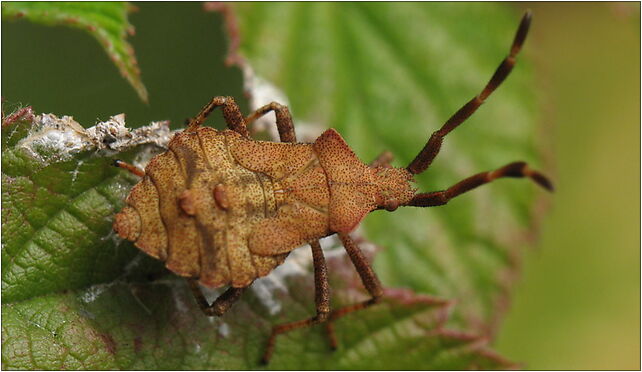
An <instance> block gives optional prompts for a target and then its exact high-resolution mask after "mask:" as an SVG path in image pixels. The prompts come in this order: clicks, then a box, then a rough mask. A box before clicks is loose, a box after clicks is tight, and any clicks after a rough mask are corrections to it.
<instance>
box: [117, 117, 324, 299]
mask: <svg viewBox="0 0 642 372" xmlns="http://www.w3.org/2000/svg"><path fill="white" fill-rule="evenodd" d="M319 191H320V192H319ZM319 196H320V197H319ZM328 200H329V196H328V192H327V181H326V179H325V173H324V172H323V169H322V168H321V167H320V165H319V164H318V160H317V157H316V155H315V154H314V152H313V151H312V146H311V145H308V144H284V143H271V142H259V141H252V140H249V139H246V138H243V137H242V136H240V135H239V134H238V133H236V132H233V131H229V130H225V131H216V130H215V129H212V128H199V129H198V130H196V131H193V132H188V131H185V132H181V133H178V134H177V135H176V136H175V137H174V138H173V139H172V141H171V142H170V143H169V149H168V151H166V152H165V153H163V154H160V155H158V156H156V157H154V158H153V159H152V160H151V161H150V163H149V164H148V165H147V167H146V168H145V176H144V177H143V179H142V180H141V181H140V182H139V183H138V184H137V185H135V186H134V188H133V189H132V191H131V193H130V195H129V196H128V198H127V207H125V208H124V209H123V210H122V211H121V212H120V213H118V214H117V215H116V218H115V221H114V229H115V230H116V231H117V232H118V234H119V235H120V236H121V237H123V238H125V239H128V240H131V241H133V242H134V244H135V245H136V246H137V247H138V248H140V249H141V250H143V251H144V252H146V253H147V254H149V255H151V256H153V257H155V258H158V259H160V260H163V261H165V262H166V266H167V268H168V269H170V270H171V271H173V272H175V273H176V274H178V275H181V276H184V277H190V278H198V280H199V282H200V283H201V284H203V285H205V286H207V287H212V288H216V287H220V286H224V285H228V284H229V285H232V286H234V287H245V286H247V285H249V284H250V283H251V282H252V281H253V280H254V279H256V278H257V277H261V276H264V275H267V274H268V273H269V272H270V271H272V270H273V269H274V267H276V266H278V265H280V264H281V263H282V262H283V260H284V259H285V257H286V256H287V252H289V251H291V250H292V249H294V248H296V247H297V246H298V245H301V244H303V243H304V242H306V241H307V240H309V238H312V237H320V236H324V235H327V233H328V231H327V230H328V229H327V225H328V224H327V204H328ZM306 216H307V217H308V218H304V219H301V217H306ZM310 219H313V220H314V221H316V222H317V223H316V224H310V222H309V220H310ZM302 221H305V223H306V226H299V225H302V223H301V222H302ZM311 230H314V231H311ZM301 231H302V232H303V233H301ZM306 232H307V233H306ZM263 242H267V243H268V245H274V244H277V245H278V244H280V245H284V244H285V245H288V246H290V245H291V244H295V245H294V246H293V247H290V248H289V249H285V250H284V252H283V253H279V254H274V253H272V251H270V250H267V251H264V252H262V251H261V247H262V246H264V245H265V244H264V243H263ZM251 245H260V246H261V247H258V248H254V249H253V247H252V246H251Z"/></svg>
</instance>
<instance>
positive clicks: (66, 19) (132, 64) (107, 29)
mask: <svg viewBox="0 0 642 372" xmlns="http://www.w3.org/2000/svg"><path fill="white" fill-rule="evenodd" d="M129 9H130V8H129V5H128V4H127V3H126V2H64V1H63V2H20V1H13V2H3V3H2V18H3V19H9V20H14V19H21V18H24V19H28V20H29V21H31V22H34V23H40V24H44V25H50V26H54V25H63V26H69V27H75V28H79V29H81V30H85V31H87V32H89V34H90V35H92V36H93V37H95V38H96V39H97V40H98V42H99V43H100V45H102V46H103V48H104V49H105V51H106V52H107V54H108V55H109V57H110V58H111V60H112V61H113V62H114V64H115V65H116V67H118V70H119V71H120V73H121V75H122V76H123V77H125V79H127V81H129V83H130V84H131V85H132V87H134V89H135V90H136V93H138V96H139V97H140V99H141V100H143V101H144V102H147V99H148V97H147V89H146V88H145V85H144V84H143V82H142V81H141V79H140V69H139V68H138V62H137V61H136V56H135V54H134V48H133V47H132V46H131V45H130V44H129V43H128V42H127V40H126V39H127V35H133V34H134V27H133V26H132V25H131V24H129V21H128V20H127V12H128V10H129Z"/></svg>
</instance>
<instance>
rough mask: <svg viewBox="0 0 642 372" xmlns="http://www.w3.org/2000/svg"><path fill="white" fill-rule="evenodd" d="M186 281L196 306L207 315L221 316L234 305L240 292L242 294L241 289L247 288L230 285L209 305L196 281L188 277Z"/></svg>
mask: <svg viewBox="0 0 642 372" xmlns="http://www.w3.org/2000/svg"><path fill="white" fill-rule="evenodd" d="M187 282H188V283H189V286H190V288H191V289H192V293H193V294H194V299H196V303H198V307H200V308H201V310H202V311H203V313H205V315H207V316H221V315H223V314H225V312H226V311H227V310H229V309H230V307H232V305H234V303H235V302H236V301H237V300H238V299H239V298H240V297H241V294H243V291H245V289H246V288H247V287H245V288H234V287H230V288H228V289H227V290H226V291H225V292H223V294H222V295H220V296H219V297H218V298H217V299H216V300H214V302H212V304H211V305H210V304H208V303H207V299H206V298H205V296H204V295H203V292H202V291H201V288H200V287H199V285H198V282H197V281H196V280H194V279H188V280H187Z"/></svg>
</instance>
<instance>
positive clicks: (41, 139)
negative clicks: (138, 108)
mask: <svg viewBox="0 0 642 372" xmlns="http://www.w3.org/2000/svg"><path fill="white" fill-rule="evenodd" d="M171 134H172V133H171V131H170V130H169V124H168V122H166V121H161V122H152V123H151V124H149V125H147V126H144V127H141V128H138V129H134V130H131V129H129V128H127V127H126V126H125V115H124V114H119V115H114V116H112V117H111V118H109V120H107V121H105V122H100V123H98V124H96V125H94V126H93V127H90V128H87V129H85V128H83V127H82V126H81V125H80V124H78V122H76V121H75V120H74V119H73V117H71V116H63V117H62V118H59V117H57V116H56V115H53V114H42V115H37V116H36V117H35V118H34V120H33V123H32V125H31V128H30V130H29V133H28V134H27V136H25V138H23V139H21V140H20V141H19V142H18V143H17V144H16V147H18V148H24V149H26V150H28V151H29V152H30V153H31V154H32V155H33V156H34V157H36V158H37V159H39V160H40V161H41V162H42V163H43V164H44V165H47V164H51V163H55V162H60V161H66V160H70V159H72V157H73V155H74V154H77V153H80V152H84V151H102V152H106V154H107V155H111V154H113V153H117V152H120V151H125V150H127V149H130V148H132V147H134V146H137V145H142V144H153V145H156V146H159V147H163V148H164V147H166V146H167V143H168V142H169V140H170V139H171ZM79 166H80V164H79V165H78V167H79ZM78 167H77V168H76V171H75V172H76V173H75V174H74V175H73V176H72V177H74V178H73V179H74V180H75V176H77V171H78V169H79V168H78Z"/></svg>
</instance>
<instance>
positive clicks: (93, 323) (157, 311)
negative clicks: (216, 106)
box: [2, 109, 512, 369]
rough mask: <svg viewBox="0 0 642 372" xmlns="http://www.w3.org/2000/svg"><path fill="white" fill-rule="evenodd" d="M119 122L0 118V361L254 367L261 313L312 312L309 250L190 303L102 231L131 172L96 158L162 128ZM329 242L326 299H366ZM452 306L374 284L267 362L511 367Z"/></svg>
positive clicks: (125, 151)
mask: <svg viewBox="0 0 642 372" xmlns="http://www.w3.org/2000/svg"><path fill="white" fill-rule="evenodd" d="M123 125H124V117H123V116H115V117H112V118H111V119H110V120H109V121H107V122H105V123H99V124H97V125H96V126H94V127H92V128H88V129H86V130H85V129H83V128H82V127H81V126H80V125H79V124H78V123H76V122H74V121H73V119H71V118H69V117H63V118H57V117H55V116H53V115H37V116H34V115H33V113H32V112H31V110H30V109H25V110H21V111H19V112H18V113H16V114H13V115H10V116H9V117H7V118H6V119H5V120H4V121H3V127H2V144H3V152H2V162H3V164H2V165H3V167H2V170H3V173H2V182H3V185H2V186H3V187H2V189H3V197H2V202H3V214H2V218H3V220H2V227H3V230H2V231H3V234H2V246H3V249H2V265H3V267H2V300H3V304H2V317H3V323H2V366H3V368H7V369H9V368H10V369H14V368H15V369H113V368H121V369H212V368H225V369H248V368H256V367H258V366H259V364H258V362H259V360H260V357H261V355H262V353H263V351H264V350H265V342H266V341H267V339H268V336H269V333H270V331H271V329H272V326H274V325H276V324H282V323H284V322H289V321H295V320H300V319H304V318H307V317H310V316H311V315H312V314H313V313H314V303H313V301H312V298H311V297H310V293H312V292H313V291H314V285H313V276H312V275H310V272H311V267H310V265H311V257H310V251H309V250H306V249H300V250H297V251H295V252H293V253H292V254H291V255H290V258H289V259H288V262H287V263H286V264H284V265H282V266H280V267H279V268H277V269H276V270H275V271H274V272H273V273H272V274H271V275H270V276H269V277H267V278H263V279H259V280H257V281H256V282H255V283H254V285H253V286H252V287H251V289H250V290H249V291H247V292H246V294H245V295H244V297H243V300H242V301H240V302H239V303H238V304H236V305H235V306H234V309H233V311H230V312H229V313H228V314H226V315H225V316H223V317H222V318H220V319H215V318H207V317H205V316H203V314H202V312H201V311H200V309H199V308H198V306H197V305H196V303H195V301H194V300H193V299H192V297H191V294H190V291H189V289H188V287H187V286H186V284H185V281H184V280H182V279H181V278H178V277H176V276H174V275H171V274H169V273H167V271H164V270H158V267H157V266H156V267H154V266H153V265H151V264H150V260H149V259H148V260H147V261H145V260H141V258H142V256H143V254H142V253H139V254H138V255H136V253H135V252H136V251H135V250H134V249H133V248H132V247H131V245H130V244H129V243H124V242H122V240H120V239H117V238H114V236H113V233H112V232H111V222H112V215H113V213H114V212H115V211H117V210H118V209H119V208H120V207H121V206H122V204H123V199H124V197H125V194H126V193H127V190H128V188H129V186H130V185H131V183H132V179H131V178H130V177H129V176H128V175H127V173H126V172H124V171H120V170H118V169H116V168H114V167H111V166H110V165H109V163H110V162H111V161H112V160H113V158H114V157H116V156H117V157H118V158H121V159H134V161H135V162H136V161H139V162H140V161H144V158H149V156H150V155H151V154H153V153H154V152H151V153H150V152H149V147H147V148H145V147H143V148H141V147H140V146H139V147H134V146H133V145H134V144H140V143H142V142H151V143H155V144H161V143H162V142H163V141H166V140H167V138H168V132H167V130H166V129H167V126H166V124H165V125H163V124H162V123H157V124H155V125H152V126H148V127H143V128H140V129H137V130H135V131H132V132H129V131H128V130H126V129H125V128H124V126H123ZM162 129H165V130H162ZM119 151H120V152H119ZM368 247H369V246H368V245H362V248H363V249H364V250H365V252H366V253H368V254H370V255H371V254H372V253H373V252H372V249H370V248H368ZM335 249H337V250H326V251H327V252H328V257H329V258H328V266H329V269H330V272H331V273H332V274H331V278H330V279H331V283H332V288H333V299H332V301H333V306H334V307H335V308H338V307H340V306H344V305H349V304H354V303H355V302H358V301H364V300H366V299H367V298H368V296H367V295H366V294H365V293H364V290H363V288H362V287H361V284H360V283H359V281H358V280H356V278H355V271H354V268H353V266H352V264H351V263H350V261H349V259H348V257H347V256H346V255H345V254H344V252H343V250H342V249H341V248H338V247H336V248H335ZM154 262H156V263H158V261H154ZM146 273H153V274H154V276H153V277H152V278H150V277H149V276H146V275H145V274H146ZM154 277H155V279H154ZM219 293H220V292H219ZM453 305H454V304H453V303H452V302H450V301H448V300H444V299H438V298H434V297H427V296H417V295H415V294H414V293H412V292H411V291H407V290H387V291H386V296H385V298H384V301H383V303H382V304H379V305H377V306H375V307H373V308H372V309H371V310H369V311H367V312H361V313H355V314H351V315H348V316H346V317H345V318H342V319H340V320H338V321H337V322H336V323H335V324H336V333H337V338H338V341H339V345H340V347H339V350H337V351H336V352H334V353H331V351H330V350H329V345H328V340H327V339H326V336H325V335H324V332H323V330H322V329H321V327H313V328H308V329H302V330H299V331H297V332H292V333H288V334H287V335H284V336H281V337H280V338H279V339H278V342H277V345H276V349H275V353H274V357H273V359H272V361H271V363H270V365H269V368H275V369H304V368H309V366H316V367H317V368H324V369H366V368H379V369H382V368H383V369H398V368H417V367H418V366H421V367H423V368H435V369H464V368H493V369H497V368H508V367H511V366H512V364H511V363H510V362H508V361H506V360H504V359H502V358H501V357H499V356H497V355H496V354H494V353H493V352H492V351H491V350H489V349H488V347H487V344H486V343H487V340H486V339H484V338H480V337H478V336H477V335H475V334H471V333H464V332H454V331H452V330H450V329H447V328H445V321H446V320H447V319H448V317H449V314H450V311H451V309H452V307H453ZM402 352H403V353H404V354H405V358H404V359H403V360H399V358H398V355H399V353H402ZM329 356H331V357H329Z"/></svg>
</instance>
